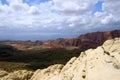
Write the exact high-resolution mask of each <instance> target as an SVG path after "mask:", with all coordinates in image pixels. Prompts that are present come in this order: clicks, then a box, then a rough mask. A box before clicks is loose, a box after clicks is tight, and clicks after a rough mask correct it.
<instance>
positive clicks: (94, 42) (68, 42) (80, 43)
mask: <svg viewBox="0 0 120 80" xmlns="http://www.w3.org/2000/svg"><path fill="white" fill-rule="evenodd" d="M116 37H120V30H113V31H105V32H93V33H87V34H83V35H80V36H78V37H76V38H70V39H64V38H58V39H56V40H49V41H47V42H46V43H47V44H48V46H49V47H61V46H62V47H66V46H77V47H79V48H82V49H89V48H96V47H97V46H100V45H102V44H103V42H104V41H106V40H108V39H112V38H116Z"/></svg>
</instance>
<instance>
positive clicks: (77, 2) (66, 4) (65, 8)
mask: <svg viewBox="0 0 120 80" xmlns="http://www.w3.org/2000/svg"><path fill="white" fill-rule="evenodd" d="M53 3H54V4H55V5H54V8H55V9H56V10H59V11H61V12H63V13H65V14H81V13H85V12H88V11H90V10H91V8H92V7H93V6H94V5H95V4H96V3H97V0H96V1H95V0H91V1H89V0H74V1H73V0H65V1H62V0H53Z"/></svg>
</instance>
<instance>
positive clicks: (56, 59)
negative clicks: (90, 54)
mask: <svg viewBox="0 0 120 80" xmlns="http://www.w3.org/2000/svg"><path fill="white" fill-rule="evenodd" d="M81 51H83V50H82V49H73V47H72V49H71V48H70V47H68V48H60V49H41V47H39V48H38V47H37V49H31V50H24V51H22V50H17V49H15V48H14V47H11V46H9V45H3V44H2V45H0V68H1V69H3V70H6V71H9V72H11V71H14V70H22V69H27V70H36V69H38V68H40V69H43V68H46V67H48V66H50V65H52V64H65V63H66V62H67V61H68V60H69V59H70V58H72V57H74V56H76V57H77V56H79V54H80V52H81Z"/></svg>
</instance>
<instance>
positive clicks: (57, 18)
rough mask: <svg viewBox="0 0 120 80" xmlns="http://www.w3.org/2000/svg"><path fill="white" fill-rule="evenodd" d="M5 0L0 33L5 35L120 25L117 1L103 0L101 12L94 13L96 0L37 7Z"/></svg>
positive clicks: (71, 0)
mask: <svg viewBox="0 0 120 80" xmlns="http://www.w3.org/2000/svg"><path fill="white" fill-rule="evenodd" d="M7 1H8V3H9V5H5V4H4V5H3V4H1V2H0V31H1V30H2V31H3V32H4V33H6V32H5V31H7V32H11V30H13V31H15V30H18V31H19V30H20V31H30V32H31V33H32V32H34V31H37V32H45V33H46V34H47V33H48V34H49V33H50V32H55V33H56V32H60V33H64V32H66V33H67V32H68V33H69V34H73V33H74V32H78V33H79V32H82V31H87V30H94V29H97V30H99V29H101V28H103V27H104V28H113V27H112V26H114V28H115V27H116V24H117V27H118V23H120V14H119V13H120V10H119V7H120V1H119V0H104V1H103V5H102V9H103V11H102V12H95V13H92V9H93V7H94V6H95V4H96V3H97V2H98V0H91V1H90V0H65V1H63V0H51V1H47V2H41V3H39V4H36V5H35V4H34V5H28V4H27V3H25V2H23V0H7ZM113 3H114V4H113ZM111 24H113V25H112V26H110V25H111ZM104 28H103V29H104ZM26 33H27V32H26Z"/></svg>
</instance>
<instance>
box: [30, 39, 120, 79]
mask: <svg viewBox="0 0 120 80" xmlns="http://www.w3.org/2000/svg"><path fill="white" fill-rule="evenodd" d="M30 80H120V38H115V39H111V40H107V41H106V42H105V43H104V44H103V45H102V46H99V47H97V48H96V49H89V50H87V51H85V52H82V53H81V54H80V56H79V57H78V58H77V57H73V58H72V59H71V60H70V61H69V62H68V63H67V64H66V65H65V66H63V65H60V64H56V65H52V66H50V67H48V68H47V69H43V70H37V71H36V72H35V73H34V75H33V76H32V78H31V79H30Z"/></svg>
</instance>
